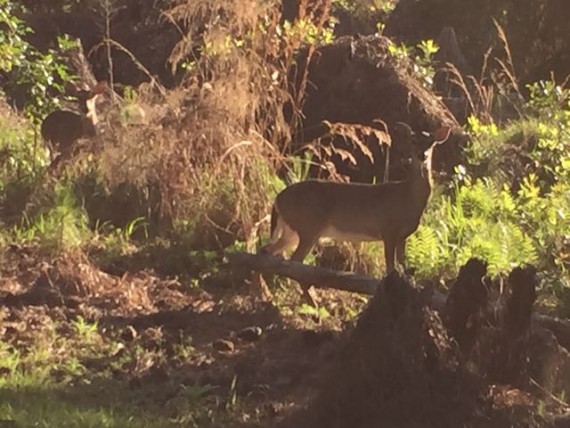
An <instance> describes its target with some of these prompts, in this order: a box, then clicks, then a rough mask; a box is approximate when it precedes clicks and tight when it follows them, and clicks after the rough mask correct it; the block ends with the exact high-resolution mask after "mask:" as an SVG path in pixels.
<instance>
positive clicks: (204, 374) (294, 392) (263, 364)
mask: <svg viewBox="0 0 570 428" xmlns="http://www.w3.org/2000/svg"><path fill="white" fill-rule="evenodd" d="M122 267H123V270H124V267H125V265H123V266H122ZM2 271H3V272H2V280H1V282H0V300H1V302H2V303H1V309H0V318H1V320H2V321H1V323H0V335H1V337H2V339H3V342H5V343H9V344H10V345H11V346H12V347H14V348H15V349H18V350H19V351H21V352H22V353H24V354H25V353H26V352H30V350H31V349H33V348H35V347H36V346H37V345H36V344H37V343H38V341H41V340H42V339H41V338H42V337H44V338H45V337H48V336H50V337H51V336H53V335H54V332H55V335H57V336H64V337H69V338H72V337H73V338H74V340H75V341H76V346H77V347H82V346H84V343H83V342H82V340H81V338H80V337H77V334H76V333H77V327H76V326H77V322H78V321H77V320H84V322H85V323H88V324H89V325H95V323H96V326H97V333H98V337H97V340H96V344H95V345H96V346H95V347H96V348H97V350H96V351H93V352H88V353H84V354H83V355H82V356H80V357H79V363H80V364H81V365H82V366H83V367H85V370H84V371H82V372H81V374H80V375H79V376H76V375H75V374H72V377H77V379H75V380H73V381H72V382H71V383H68V384H67V386H65V387H63V388H62V389H61V390H60V394H62V397H65V400H70V402H71V403H76V404H77V405H81V406H85V405H89V406H93V407H94V408H99V407H103V408H105V407H106V406H111V405H114V404H116V403H114V402H112V401H111V400H115V399H116V397H114V396H112V395H109V394H108V393H107V392H106V391H108V389H109V388H114V389H117V388H119V389H121V390H123V389H124V391H126V392H125V394H126V396H123V399H125V402H128V403H129V404H134V405H136V406H143V407H147V408H152V409H156V410H155V411H156V412H159V413H160V414H161V415H165V416H167V417H170V418H179V417H180V415H182V414H184V413H185V412H190V411H192V409H193V407H192V406H193V405H199V407H200V409H201V410H200V411H199V413H200V416H199V420H200V421H201V424H200V425H199V426H271V425H273V424H276V423H277V422H278V421H280V420H282V419H284V418H286V417H287V415H288V414H290V413H291V412H292V411H293V410H295V409H297V408H300V407H302V406H303V405H305V404H307V402H308V401H309V399H310V398H312V397H313V396H314V394H315V391H316V389H315V388H316V387H317V385H318V376H317V375H318V373H319V372H320V371H321V369H322V368H323V366H325V365H326V364H327V362H328V361H330V360H331V356H332V354H333V353H334V350H335V348H336V346H337V342H338V340H339V339H338V337H339V336H340V330H341V328H342V325H343V323H344V322H345V321H348V320H350V319H353V318H354V316H355V315H356V314H357V313H358V312H359V311H360V310H361V308H362V307H363V305H364V300H363V299H362V298H361V297H359V296H356V295H350V294H348V293H342V292H332V291H331V292H326V291H325V292H320V296H321V297H322V299H323V306H324V307H326V308H327V309H328V313H327V314H321V315H323V316H321V317H320V319H318V318H319V317H318V316H317V314H311V313H308V314H300V313H299V306H298V305H299V293H298V290H297V288H296V285H293V284H291V285H290V286H289V287H284V288H282V289H280V290H277V291H276V294H277V296H278V297H277V301H276V302H275V303H274V304H264V303H259V302H254V301H253V299H252V298H251V297H250V296H249V295H248V288H247V286H245V285H242V286H239V285H238V286H235V285H234V284H233V282H235V281H232V279H231V277H230V273H229V272H221V273H220V274H219V276H218V277H216V278H210V279H208V278H206V279H204V280H203V281H200V280H196V279H191V278H188V277H186V278H182V279H180V278H177V277H173V276H170V277H169V276H163V275H159V274H156V273H155V272H153V271H150V270H139V271H130V272H128V271H125V272H124V273H122V274H121V275H120V276H119V275H111V274H108V273H105V272H103V271H102V270H100V269H98V268H97V267H96V266H95V265H94V264H92V263H91V262H90V261H89V260H88V258H87V257H85V256H84V255H76V256H68V257H65V258H60V259H56V260H50V259H49V258H47V257H45V256H44V255H42V254H41V253H39V252H38V250H37V249H35V248H33V247H27V248H23V247H13V248H12V249H11V250H10V251H9V252H8V253H6V254H5V255H4V260H3V263H2ZM301 312H302V311H301ZM74 331H75V333H74ZM54 343H55V342H54ZM50 348H51V349H50V350H49V351H48V352H49V353H52V355H51V357H55V354H57V353H59V354H58V358H57V360H58V361H60V362H62V361H65V360H66V358H68V357H66V355H65V354H66V353H67V352H69V354H70V356H69V358H71V354H72V353H73V351H71V350H66V349H64V347H61V348H60V349H57V346H53V345H50ZM51 357H50V358H51ZM2 370H3V371H5V372H6V371H9V370H10V369H9V368H7V367H5V368H3V369H2ZM58 370H60V369H58V368H57V365H54V367H53V369H52V372H51V374H50V376H51V377H52V378H55V379H56V380H58V377H61V378H62V379H63V378H65V375H66V373H65V370H63V373H58ZM94 379H97V381H95V380H94ZM189 391H190V392H189ZM193 393H195V397H193V398H192V399H189V398H188V395H189V394H190V395H192V394H193ZM112 397H113V398H112ZM182 397H184V398H182ZM151 403H152V406H151V407H148V406H150V405H151ZM200 418H201V419H200ZM228 420H230V421H231V422H228ZM228 424H229V425H228ZM183 426H185V425H183ZM189 426H190V425H189Z"/></svg>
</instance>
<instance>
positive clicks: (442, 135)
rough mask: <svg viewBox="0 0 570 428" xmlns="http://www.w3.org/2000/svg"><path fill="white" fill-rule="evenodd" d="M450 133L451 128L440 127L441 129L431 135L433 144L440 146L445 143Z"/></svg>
mask: <svg viewBox="0 0 570 428" xmlns="http://www.w3.org/2000/svg"><path fill="white" fill-rule="evenodd" d="M450 133H451V127H450V126H442V127H440V128H438V129H437V130H436V131H435V132H434V133H433V142H434V143H435V144H441V143H443V142H445V141H446V140H447V139H448V138H449V134H450Z"/></svg>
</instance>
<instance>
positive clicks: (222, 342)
mask: <svg viewBox="0 0 570 428" xmlns="http://www.w3.org/2000/svg"><path fill="white" fill-rule="evenodd" d="M212 347H213V348H214V349H215V350H216V351H219V352H233V351H234V349H235V345H234V343H233V342H232V341H231V340H226V339H218V340H216V341H215V342H213V343H212Z"/></svg>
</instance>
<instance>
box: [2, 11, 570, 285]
mask: <svg viewBox="0 0 570 428" xmlns="http://www.w3.org/2000/svg"><path fill="white" fill-rule="evenodd" d="M3 4H4V8H5V13H4V15H3V16H2V19H3V21H4V22H5V23H8V24H10V26H11V27H10V28H11V30H12V31H11V32H10V33H8V35H7V36H5V38H4V39H3V43H4V45H7V43H9V42H10V44H11V46H15V47H16V48H12V49H13V50H12V51H6V53H5V54H4V61H3V62H2V67H3V71H4V72H5V73H7V75H8V76H12V77H11V79H9V80H8V81H9V82H19V83H20V85H19V87H23V88H25V89H26V91H27V92H28V93H34V91H36V92H37V90H36V89H34V88H35V86H31V87H30V82H29V81H30V78H31V77H32V76H34V75H37V74H38V73H39V72H38V71H37V70H38V69H39V70H42V72H43V73H44V74H45V73H48V72H55V71H56V70H57V71H58V73H59V74H58V78H56V79H54V80H49V81H48V82H51V86H50V84H48V85H47V86H46V84H45V83H44V81H41V82H37V85H36V86H38V85H39V86H41V87H43V88H44V91H46V90H50V91H53V90H60V91H61V90H62V86H61V81H62V79H65V78H66V76H67V73H68V71H67V69H66V68H65V66H64V65H63V64H62V65H59V64H58V63H57V62H56V61H55V59H56V58H57V54H56V53H55V52H50V53H48V54H47V55H49V58H48V57H47V56H43V57H42V56H41V54H40V53H39V52H37V51H34V50H33V47H31V46H29V45H27V44H26V42H25V41H24V36H25V34H26V33H27V32H29V29H27V27H25V25H24V24H23V22H22V21H20V20H19V19H17V18H15V14H16V12H17V9H15V8H12V9H11V8H10V7H9V6H12V4H11V3H10V2H7V1H6V0H5V1H4V2H3ZM329 6H330V5H329ZM225 7H226V9H227V14H226V15H225V16H224V19H223V20H222V21H220V22H217V23H216V25H211V26H208V27H207V29H206V30H204V31H202V32H201V33H200V34H197V33H195V31H196V30H195V29H196V28H197V27H198V26H197V25H196V24H197V23H200V22H209V20H212V19H214V17H213V16H212V15H211V12H212V10H214V8H215V5H210V6H205V5H204V4H202V3H200V2H199V3H196V4H195V5H190V4H187V3H185V2H181V3H180V4H179V5H176V6H174V7H173V8H172V9H171V10H170V11H169V13H170V16H171V18H172V19H175V20H177V22H180V23H181V25H182V27H181V30H182V31H187V36H188V37H187V38H184V39H183V40H182V41H181V42H180V43H179V44H178V45H177V46H176V48H175V50H174V51H173V53H172V56H171V63H172V66H173V67H182V68H183V69H185V70H187V78H186V79H185V81H184V83H183V84H182V85H181V87H180V88H179V89H175V90H173V91H169V92H167V91H165V90H164V89H163V88H160V87H159V86H157V84H155V85H154V86H152V85H151V86H149V87H145V88H141V90H140V91H139V94H138V95H137V94H135V96H134V98H135V101H136V102H139V103H140V104H141V105H142V106H144V107H146V108H147V110H150V111H151V112H152V113H151V114H150V115H149V117H150V120H149V123H148V124H147V125H145V126H144V127H143V128H140V127H125V126H122V127H121V126H114V125H111V128H110V129H107V130H106V131H105V132H104V133H103V134H102V135H101V136H99V137H98V138H99V139H100V140H101V141H99V142H98V143H97V145H98V146H102V147H103V148H102V149H101V148H99V149H96V150H95V151H94V152H91V153H89V152H83V153H80V154H79V155H77V156H76V158H75V159H73V162H70V163H69V164H67V165H66V167H65V168H64V169H63V170H62V171H58V174H57V175H54V174H52V173H51V172H48V170H47V169H46V168H47V163H48V155H47V152H46V149H45V148H44V146H43V144H42V142H41V141H40V140H41V138H39V136H38V135H37V131H35V132H34V124H33V123H34V121H32V123H30V124H27V123H26V122H25V121H23V120H22V119H21V118H19V117H17V116H16V115H15V114H14V113H11V112H10V109H9V108H8V107H7V106H4V107H3V108H2V115H1V118H2V119H1V120H2V122H1V123H0V127H1V131H0V132H1V133H2V140H1V144H2V148H1V150H2V153H3V156H2V159H1V161H2V172H1V174H2V176H1V177H0V178H1V179H0V188H1V190H2V195H1V197H2V221H3V223H4V229H3V232H2V242H3V243H4V244H5V245H6V244H13V243H17V244H20V243H27V244H30V243H34V244H35V245H39V246H41V247H46V248H49V249H50V251H54V250H55V251H67V250H69V249H77V248H83V249H84V250H86V251H89V248H90V247H92V246H93V245H94V243H97V244H96V245H95V246H96V247H100V245H106V246H110V247H112V248H114V250H113V251H115V252H116V249H117V248H119V247H120V246H121V245H122V244H126V243H127V242H128V241H133V239H134V240H136V242H137V245H139V246H140V245H142V246H144V245H146V243H150V242H152V241H155V240H157V239H159V240H161V239H162V240H164V239H166V240H175V241H179V242H183V243H184V244H185V245H187V248H188V249H189V251H223V250H227V249H228V247H235V248H246V249H248V250H250V251H253V250H255V247H256V245H257V244H258V242H259V240H260V239H262V240H263V239H265V238H266V231H267V229H268V227H267V226H268V224H267V222H266V220H265V221H264V220H263V219H264V218H265V216H266V214H267V213H268V212H269V207H270V204H271V200H272V198H273V197H274V195H275V194H276V193H277V192H278V191H279V190H280V189H282V188H283V186H284V185H285V184H286V183H285V181H287V182H290V181H291V180H293V181H294V180H299V179H302V178H303V177H305V176H306V174H307V172H308V168H306V167H303V166H302V165H303V164H304V163H305V162H311V160H310V159H308V158H304V157H302V158H296V157H294V156H287V155H286V153H287V146H288V143H289V141H290V140H291V135H292V133H294V132H295V130H296V128H295V124H296V123H298V120H297V115H298V114H299V112H300V108H302V105H303V96H304V88H305V87H306V85H307V75H306V70H303V69H298V70H296V73H297V74H298V76H299V77H298V80H299V81H300V83H299V84H298V85H297V86H296V91H297V92H295V93H291V91H290V87H289V83H288V78H289V77H288V76H289V70H290V69H291V68H292V65H293V64H294V63H295V55H296V54H297V52H298V51H299V49H300V48H301V47H304V46H316V45H317V44H321V43H328V42H330V41H331V40H332V37H333V36H332V34H333V33H332V32H331V31H332V29H333V28H334V22H335V21H334V19H332V18H331V17H330V15H329V12H330V9H329V8H328V6H326V3H323V4H320V3H316V4H315V5H313V6H312V7H309V6H306V5H305V6H303V7H305V8H306V9H305V10H304V11H303V13H302V14H300V16H304V18H303V19H300V20H298V21H296V23H295V24H290V23H288V22H285V24H283V23H281V22H280V19H279V13H278V10H277V9H276V8H275V7H274V5H272V4H271V3H267V4H263V5H261V4H260V5H258V6H256V8H253V9H252V8H243V7H240V6H239V5H235V6H232V7H229V6H227V5H226V6H225ZM334 7H335V8H336V9H339V8H340V9H342V8H345V9H346V10H347V11H348V12H350V11H351V10H352V9H354V8H355V7H356V6H354V5H350V4H345V3H343V2H335V4H334ZM374 7H376V8H377V9H378V10H382V11H386V10H389V7H388V6H387V5H384V4H382V5H378V4H376V3H374ZM358 10H360V6H359V7H356V9H354V10H353V12H354V13H356V11H358ZM260 22H261V23H263V24H259V23H260ZM505 42H506V41H505ZM426 46H429V47H430V49H429V52H427V53H426V49H427V48H426ZM67 48H69V46H68V45H67ZM412 51H413V50H412V49H411V48H406V47H403V46H402V47H398V48H394V50H393V51H392V54H393V55H395V56H397V57H401V56H402V55H410V54H411V52H412ZM436 51H437V47H435V46H434V45H433V42H431V41H429V42H426V43H422V44H421V45H419V46H418V53H419V54H418V56H416V57H413V55H412V57H413V58H415V60H416V62H417V65H416V66H414V68H413V70H414V72H415V73H416V75H417V77H418V78H419V79H420V80H421V81H422V82H423V84H424V85H430V84H431V82H432V78H431V76H432V75H433V68H432V66H431V63H430V61H431V56H432V55H433V53H434V52H436ZM196 52H199V55H196ZM313 53H314V51H313V50H312V48H311V49H309V50H308V51H306V54H307V55H309V56H310V55H312V54H313ZM22 55H27V60H28V62H29V63H31V64H36V62H38V61H39V60H38V58H40V59H41V61H43V62H41V61H39V63H38V65H36V68H34V67H32V68H30V67H27V68H26V67H23V63H22V62H18V61H16V60H13V61H10V59H11V58H14V59H16V58H19V57H21V56H22ZM46 63H47V64H49V63H54V64H56V65H51V66H48V65H46ZM22 76H24V77H27V78H26V79H24V78H23V77H22ZM206 76H207V77H206ZM509 77H510V78H511V80H512V79H513V77H512V76H510V75H509ZM58 82H59V83H58ZM246 82H255V84H246ZM12 84H15V83H12ZM4 89H5V90H6V91H9V92H10V91H12V92H13V89H12V87H11V86H8V87H6V88H4ZM501 89H504V85H500V84H499V85H498V87H497V88H496V90H497V91H499V92H500V90H501ZM528 93H529V96H528V97H527V98H528V101H527V102H526V104H524V105H521V106H519V109H518V113H519V115H518V116H519V119H517V120H512V121H510V122H508V123H504V124H502V125H496V124H495V123H494V122H493V119H492V115H491V114H489V112H487V111H485V112H479V113H480V114H479V115H477V114H476V115H474V116H472V117H471V118H470V119H469V122H468V125H467V127H466V131H467V132H468V133H469V134H470V136H471V143H470V145H469V147H468V148H467V150H466V152H465V154H464V162H463V163H462V164H461V165H459V166H458V167H456V170H455V174H454V175H453V177H451V179H450V180H448V181H447V183H440V184H439V187H438V189H436V192H435V193H436V194H435V196H434V198H433V199H432V201H431V203H430V205H429V207H428V211H427V212H426V215H425V217H424V221H423V224H422V226H421V227H420V229H419V230H418V232H417V233H416V234H415V235H414V236H412V238H411V239H410V242H409V246H408V259H409V263H410V265H411V267H413V268H414V270H415V272H416V274H417V275H419V276H420V277H423V278H430V279H435V278H447V277H451V276H452V275H454V274H455V273H456V272H457V269H458V267H459V266H460V265H462V264H463V263H464V262H465V261H466V260H468V259H469V258H470V257H472V256H478V257H482V258H484V259H486V260H487V261H488V262H489V265H490V272H491V273H492V274H493V275H500V274H502V273H505V272H507V271H508V270H509V269H511V268H512V267H513V266H515V265H519V264H521V263H532V264H536V265H537V266H538V267H539V268H540V270H541V271H543V272H545V274H546V275H547V276H548V277H549V278H550V279H549V281H547V282H545V284H549V285H551V286H553V287H554V288H555V289H556V290H557V292H564V290H565V289H566V288H567V285H566V284H565V283H564V281H565V280H564V278H565V277H566V275H565V274H566V264H567V260H566V259H567V251H568V248H567V242H566V241H567V236H568V227H569V220H568V215H569V214H568V197H567V195H568V189H567V184H566V183H567V178H568V175H569V174H570V161H569V160H568V159H567V155H566V152H567V148H568V131H567V127H568V124H569V115H570V107H569V105H568V93H567V90H566V89H565V88H563V87H560V86H557V85H556V84H555V83H553V82H538V83H536V84H534V85H530V86H529V88H528ZM519 95H520V94H519ZM131 98H133V97H131ZM230 99H231V100H232V102H231V103H228V100H230ZM26 105H27V106H30V107H28V108H27V109H26V110H25V111H26V112H27V114H28V116H29V117H32V118H34V119H35V121H36V122H37V117H38V111H40V112H41V110H38V100H37V98H33V97H31V98H30V99H29V100H28V102H27V104H26ZM41 108H44V109H49V108H50V106H43V105H42V107H41ZM51 108H53V107H51ZM287 111H289V112H291V111H292V112H294V113H293V114H290V113H287V114H285V113H284V112H287ZM475 113H478V112H475ZM478 116H479V118H478ZM110 123H111V124H113V122H110ZM141 144H144V149H143V150H140V145H141ZM278 171H279V172H280V175H279V176H278V175H277V172H278ZM283 171H289V173H286V174H283ZM284 177H285V178H284ZM117 241H119V243H118V244H117ZM131 244H132V242H131ZM126 247H128V245H127V246H126ZM377 249H378V246H377V245H373V246H370V247H369V248H368V249H367V248H364V249H361V250H360V251H359V252H360V253H361V254H364V253H367V252H376V251H377ZM129 251H132V247H131V248H129ZM119 252H120V250H119ZM374 258H375V257H369V256H368V257H367V259H374ZM368 264H370V263H369V262H368ZM375 264H376V263H375V262H372V265H371V266H369V270H371V271H372V272H380V271H381V269H382V267H381V266H378V265H376V266H375Z"/></svg>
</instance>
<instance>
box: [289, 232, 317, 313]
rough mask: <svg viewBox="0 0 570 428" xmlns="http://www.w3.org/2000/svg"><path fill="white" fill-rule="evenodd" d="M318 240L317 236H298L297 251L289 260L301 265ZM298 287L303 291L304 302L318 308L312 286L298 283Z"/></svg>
mask: <svg viewBox="0 0 570 428" xmlns="http://www.w3.org/2000/svg"><path fill="white" fill-rule="evenodd" d="M318 240H319V237H318V234H310V235H306V234H303V235H300V236H299V245H298V246H297V249H296V250H295V252H294V253H293V255H292V256H291V260H293V261H296V262H301V263H302V262H303V260H305V257H307V254H309V252H310V251H311V249H312V248H313V247H314V246H315V244H316V243H317V242H318ZM299 285H300V286H301V289H302V290H303V298H304V300H306V301H307V302H308V303H309V304H310V305H312V306H314V307H318V301H317V299H316V297H315V295H314V287H313V286H312V284H308V283H299Z"/></svg>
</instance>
